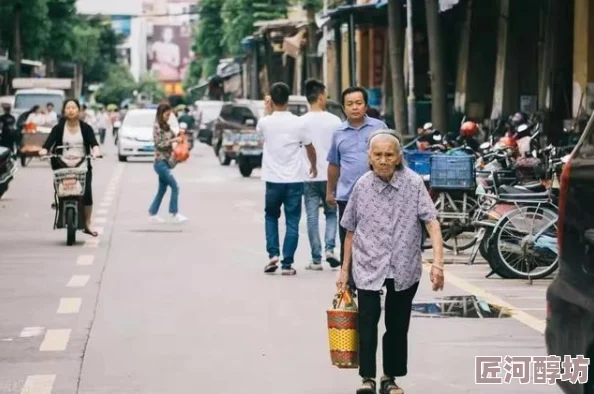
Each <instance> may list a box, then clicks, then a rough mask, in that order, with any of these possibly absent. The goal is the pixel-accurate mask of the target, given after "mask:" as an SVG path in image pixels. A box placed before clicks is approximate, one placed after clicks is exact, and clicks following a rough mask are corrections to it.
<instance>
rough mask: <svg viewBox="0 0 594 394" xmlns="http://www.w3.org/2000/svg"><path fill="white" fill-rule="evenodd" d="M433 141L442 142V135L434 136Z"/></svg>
mask: <svg viewBox="0 0 594 394" xmlns="http://www.w3.org/2000/svg"><path fill="white" fill-rule="evenodd" d="M433 140H434V141H441V135H434V136H433Z"/></svg>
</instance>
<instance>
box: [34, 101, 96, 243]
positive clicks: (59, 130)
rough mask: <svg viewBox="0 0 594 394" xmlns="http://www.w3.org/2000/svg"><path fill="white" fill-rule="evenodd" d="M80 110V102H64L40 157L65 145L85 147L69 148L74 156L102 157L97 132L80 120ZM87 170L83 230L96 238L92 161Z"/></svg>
mask: <svg viewBox="0 0 594 394" xmlns="http://www.w3.org/2000/svg"><path fill="white" fill-rule="evenodd" d="M80 109H81V105H80V103H79V102H78V100H75V99H68V100H66V101H65V102H64V106H63V108H62V115H63V117H62V119H61V120H60V122H59V123H58V124H57V125H56V126H54V128H53V129H52V131H51V133H50V135H49V136H48V138H47V140H46V141H45V144H43V149H41V150H40V151H39V155H40V156H45V155H47V154H48V151H51V150H52V149H53V148H54V147H62V146H64V145H72V146H73V147H76V146H82V147H83V148H82V149H79V148H69V149H68V151H69V152H68V153H69V154H71V155H73V156H77V157H84V156H85V155H90V156H92V157H98V156H100V153H99V143H98V142H97V139H96V138H95V132H94V131H93V128H92V127H91V126H89V125H88V124H87V123H85V122H83V121H81V120H80V118H79V114H80ZM56 151H57V152H56V153H57V154H60V155H61V154H62V153H63V149H62V148H57V149H56ZM51 165H52V169H53V170H56V169H59V168H63V167H64V165H65V164H64V163H63V162H61V161H60V160H54V159H52V161H51ZM87 168H88V170H87V175H86V177H87V178H86V182H85V192H84V198H83V201H84V206H85V221H86V228H85V229H84V230H83V232H84V233H85V234H88V235H91V236H93V237H96V236H97V235H98V233H97V232H96V231H93V230H92V229H91V216H92V212H93V194H92V189H91V182H92V179H93V176H92V173H91V169H92V167H91V160H88V161H87Z"/></svg>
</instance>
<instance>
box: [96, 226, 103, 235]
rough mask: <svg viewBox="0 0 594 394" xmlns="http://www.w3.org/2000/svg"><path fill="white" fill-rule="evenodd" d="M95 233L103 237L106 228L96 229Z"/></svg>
mask: <svg viewBox="0 0 594 394" xmlns="http://www.w3.org/2000/svg"><path fill="white" fill-rule="evenodd" d="M95 231H97V234H99V235H103V232H104V228H103V227H95Z"/></svg>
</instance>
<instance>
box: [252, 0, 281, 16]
mask: <svg viewBox="0 0 594 394" xmlns="http://www.w3.org/2000/svg"><path fill="white" fill-rule="evenodd" d="M246 1H251V2H252V3H253V5H252V7H253V9H254V20H255V21H271V20H274V19H285V18H286V17H287V10H288V9H289V3H290V1H289V0H246Z"/></svg>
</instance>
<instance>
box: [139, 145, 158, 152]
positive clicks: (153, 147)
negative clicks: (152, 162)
mask: <svg viewBox="0 0 594 394" xmlns="http://www.w3.org/2000/svg"><path fill="white" fill-rule="evenodd" d="M142 150H143V151H145V152H152V151H154V150H155V146H154V145H147V146H145V147H144V148H142Z"/></svg>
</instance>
